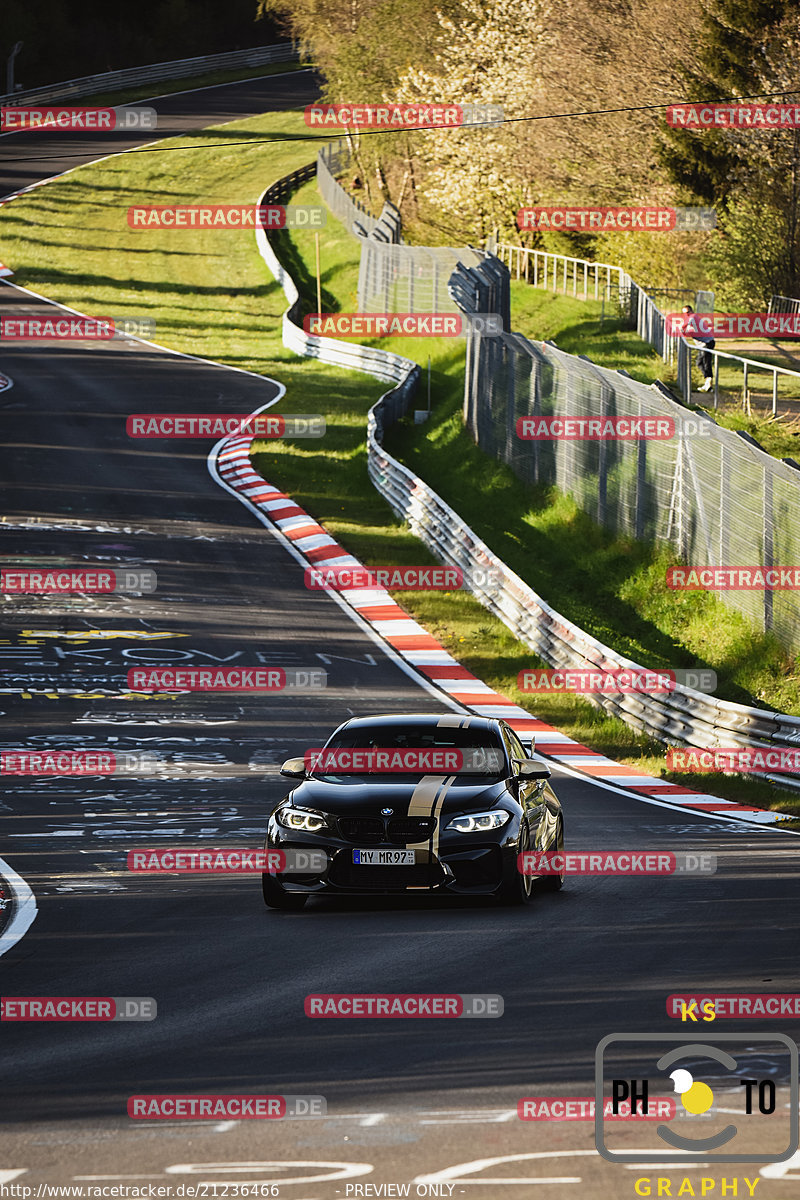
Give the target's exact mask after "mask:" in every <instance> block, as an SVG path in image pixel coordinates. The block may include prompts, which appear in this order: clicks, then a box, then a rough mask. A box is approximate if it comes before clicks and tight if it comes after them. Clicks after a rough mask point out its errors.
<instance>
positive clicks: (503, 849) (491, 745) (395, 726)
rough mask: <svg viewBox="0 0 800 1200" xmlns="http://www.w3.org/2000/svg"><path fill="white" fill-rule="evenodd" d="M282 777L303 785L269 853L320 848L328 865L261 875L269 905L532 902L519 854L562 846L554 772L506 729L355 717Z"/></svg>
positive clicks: (285, 809) (291, 798)
mask: <svg viewBox="0 0 800 1200" xmlns="http://www.w3.org/2000/svg"><path fill="white" fill-rule="evenodd" d="M281 774H282V775H284V776H286V777H287V778H289V779H293V780H296V781H297V782H296V786H295V787H294V788H293V789H292V791H291V792H289V794H288V796H286V798H285V799H284V800H283V801H281V803H280V804H279V805H278V806H277V808H275V810H274V811H273V812H272V814H271V816H270V818H269V827H268V831H267V841H266V850H267V851H270V850H282V851H299V850H304V851H311V850H313V851H324V852H325V860H324V861H325V865H324V868H323V869H322V870H321V871H318V872H316V873H314V874H297V873H289V872H288V871H287V872H285V873H283V874H281V873H280V872H272V873H269V874H267V873H265V874H264V875H263V876H262V882H263V890H264V900H265V902H266V904H267V905H268V906H269V907H270V908H278V909H284V910H287V909H288V910H292V909H300V908H302V907H303V905H304V904H305V902H306V900H307V898H308V897H309V896H313V895H317V894H321V893H324V894H334V893H338V894H345V893H348V894H350V895H364V894H369V893H372V894H381V895H387V894H388V895H391V894H397V893H420V894H421V893H426V892H438V893H450V894H456V895H462V896H475V895H485V896H496V897H498V898H499V899H500V900H501V901H503V902H505V903H508V904H525V903H527V902H528V901H529V900H530V898H531V895H532V892H533V883H534V879H533V877H532V876H529V875H523V874H521V873H520V872H519V870H518V868H517V855H518V854H520V853H522V852H524V851H527V850H556V849H558V850H561V849H563V846H564V819H563V815H562V812H561V805H560V803H559V801H558V799H557V797H556V795H555V792H554V791H553V789H552V788H551V786H550V784H549V783H548V779H549V776H550V771H549V769H548V767H547V765H546V764H545V763H544V762H543V761H542V760H540V759H533V758H530V757H529V755H528V753H527V752H526V750H525V749H524V747H523V745H522V743H521V742H520V740H519V738H518V737H517V735H516V734H515V733H514V731H513V730H512V729H511V728H510V727H509V726H508V725H507V724H506V722H505V721H500V720H493V719H491V718H489V717H473V716H466V715H465V716H460V715H458V714H455V713H453V714H447V715H442V714H424V715H418V714H411V715H406V714H401V715H397V716H381V717H360V718H355V719H353V720H349V721H345V723H344V724H343V725H340V726H339V728H338V729H337V730H336V731H335V732H334V733H333V734H332V735H331V737H330V738H329V740H328V741H327V742H326V744H325V746H324V747H323V748H320V749H319V750H311V751H308V752H307V753H306V755H305V757H304V758H290V759H289V760H288V762H285V763H284V764H283V767H282V768H281ZM317 857H318V859H319V864H318V865H320V866H322V856H321V855H318V856H317ZM281 861H283V860H281ZM301 865H302V863H301ZM563 880H564V877H563V874H561V875H543V876H541V880H540V887H546V888H551V889H558V888H560V887H561V886H562V884H563Z"/></svg>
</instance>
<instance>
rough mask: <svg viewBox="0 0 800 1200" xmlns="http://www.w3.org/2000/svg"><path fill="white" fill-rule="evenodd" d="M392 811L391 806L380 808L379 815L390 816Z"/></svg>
mask: <svg viewBox="0 0 800 1200" xmlns="http://www.w3.org/2000/svg"><path fill="white" fill-rule="evenodd" d="M393 812H394V809H393V808H382V809H381V816H382V817H390V816H391V815H392V813H393Z"/></svg>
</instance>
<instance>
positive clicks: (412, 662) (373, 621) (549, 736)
mask: <svg viewBox="0 0 800 1200" xmlns="http://www.w3.org/2000/svg"><path fill="white" fill-rule="evenodd" d="M254 440H255V439H254V438H253V437H252V436H251V435H247V436H242V437H234V438H231V439H228V440H223V441H222V442H220V443H219V444H218V446H217V447H215V452H216V453H215V455H214V465H215V467H216V471H217V473H218V475H219V478H220V479H221V481H222V482H223V483H224V485H225V486H226V487H227V488H229V489H230V490H231V491H232V492H234V493H236V494H237V495H239V496H241V497H242V498H243V499H244V500H246V501H247V502H248V503H249V504H250V505H252V506H253V507H254V508H255V509H256V510H258V512H259V513H260V514H261V515H262V517H266V518H267V520H268V521H269V522H270V523H271V524H273V525H274V526H275V527H276V528H277V529H278V530H279V531H280V533H281V534H282V535H283V536H284V537H285V538H286V539H287V540H288V542H289V543H290V544H291V545H292V546H293V548H294V549H295V550H296V551H298V552H299V554H300V555H301V556H302V558H303V559H304V560H305V561H306V562H307V563H308V565H309V566H318V565H319V564H320V563H324V564H325V565H326V566H342V567H344V566H349V567H360V566H361V565H362V564H361V563H360V562H359V561H358V559H357V558H355V557H354V556H353V555H352V554H348V553H347V551H346V550H345V549H344V548H343V547H342V546H340V545H339V543H338V542H337V541H336V540H335V538H332V537H331V535H330V534H329V533H328V532H327V530H326V529H325V528H324V527H323V526H322V525H320V524H319V522H318V521H316V520H315V519H314V518H313V517H311V516H309V514H308V513H307V512H306V511H305V510H304V509H302V508H301V507H300V505H299V504H297V503H295V501H294V500H293V499H292V497H291V496H289V495H287V494H286V493H285V492H281V491H280V490H279V489H278V488H276V487H273V485H272V484H270V483H267V482H266V480H265V479H263V478H262V477H261V475H259V474H258V472H257V471H256V470H255V469H254V467H253V464H252V462H251V461H250V446H251V444H252V442H253V441H254ZM212 453H213V452H212ZM336 594H337V595H338V596H341V598H342V599H343V600H345V601H346V602H347V605H348V606H349V607H350V608H351V609H353V610H355V612H356V613H358V615H359V617H361V618H362V620H363V621H365V622H366V623H367V624H368V625H369V626H370V627H371V628H372V630H373V631H374V632H375V633H376V634H377V635H378V636H379V637H380V638H381V639H382V640H383V641H384V642H385V643H387V644H388V645H389V646H390V647H391V649H392V650H393V651H394V652H395V654H396V655H397V656H399V657H400V658H401V659H403V660H405V662H406V663H407V664H408V665H409V666H410V667H413V669H414V671H416V672H418V674H419V675H421V676H422V677H423V678H424V679H425V680H426V681H427V682H428V685H429V686H430V685H431V684H433V685H434V686H435V687H436V688H439V689H441V691H443V692H445V693H446V695H447V696H448V697H450V699H451V700H454V701H456V702H457V703H459V704H461V705H463V706H464V707H465V708H467V709H469V710H470V711H471V712H473V713H475V714H476V715H478V716H482V717H500V718H502V719H503V720H505V721H508V724H509V725H510V726H511V727H512V729H515V730H516V731H517V733H521V734H523V735H525V736H526V737H532V738H534V739H535V746H536V752H537V753H539V754H543V755H546V756H547V757H548V758H551V759H553V760H554V761H555V762H557V763H558V764H559V765H560V766H562V767H563V768H564V769H565V770H567V771H569V772H570V774H577V775H582V776H586V777H587V778H589V779H591V780H592V781H593V782H594V783H595V784H598V785H599V786H600V787H607V788H610V789H613V790H615V791H616V790H619V789H622V790H624V791H626V792H629V793H633V794H634V795H635V796H637V797H638V798H639V799H641V800H644V801H647V802H650V803H658V804H661V805H664V804H667V805H670V806H672V805H674V806H675V807H676V808H679V809H684V810H689V811H691V812H694V813H703V814H704V815H706V816H708V817H711V818H714V819H728V818H735V819H736V820H737V821H750V822H754V823H756V824H758V825H774V824H777V823H779V822H781V821H784V820H788V819H790V818H788V817H785V816H784V815H782V814H780V813H774V812H769V811H768V810H766V809H763V808H754V807H750V806H748V805H744V804H736V803H735V802H734V801H733V800H722V799H720V797H719V796H710V795H708V794H707V793H705V792H698V791H696V790H695V789H693V788H687V787H679V786H678V785H677V784H674V783H668V782H666V781H665V780H663V779H656V778H655V777H654V776H652V775H645V774H643V773H642V772H641V771H639V770H637V769H636V768H635V767H629V766H625V765H623V764H621V763H617V762H614V760H613V759H610V758H606V757H605V756H604V755H602V754H598V753H596V751H594V750H591V749H589V747H588V746H583V745H582V744H581V743H580V742H576V741H573V739H572V738H570V737H567V735H566V734H564V733H559V732H558V730H557V729H554V728H553V726H552V725H548V724H547V723H546V722H545V721H540V720H539V719H538V717H534V716H532V715H531V714H530V713H529V712H527V711H526V710H525V709H524V708H521V707H520V706H519V705H518V704H515V703H514V702H513V701H512V700H509V699H508V697H506V696H503V695H501V694H500V693H499V692H495V691H494V690H493V689H492V688H490V687H489V686H488V685H487V684H485V683H483V682H482V681H481V680H480V679H478V678H477V677H476V676H475V675H473V674H472V673H471V672H470V671H468V670H467V669H466V667H463V666H461V664H460V663H459V662H458V661H457V660H456V659H455V658H453V656H452V654H450V653H449V651H447V650H445V648H444V647H443V646H442V645H441V644H440V643H439V642H438V641H437V640H436V638H435V637H433V636H432V635H431V634H430V633H428V631H427V630H426V629H423V627H422V626H421V625H419V624H418V623H417V622H416V621H415V620H414V619H413V618H412V617H410V616H409V614H408V613H407V612H406V611H405V609H403V608H401V607H400V605H399V604H397V602H396V601H395V600H393V599H392V597H391V595H390V594H389V592H387V591H385V590H384V589H382V588H346V589H343V590H342V591H340V592H337V593H336Z"/></svg>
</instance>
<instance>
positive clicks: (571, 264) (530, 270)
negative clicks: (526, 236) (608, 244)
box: [496, 242, 624, 300]
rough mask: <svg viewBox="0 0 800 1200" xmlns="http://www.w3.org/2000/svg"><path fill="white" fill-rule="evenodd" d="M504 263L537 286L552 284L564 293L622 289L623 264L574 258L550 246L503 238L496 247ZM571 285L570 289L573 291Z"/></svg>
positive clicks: (597, 296)
mask: <svg viewBox="0 0 800 1200" xmlns="http://www.w3.org/2000/svg"><path fill="white" fill-rule="evenodd" d="M496 254H497V257H498V258H499V259H500V261H501V263H503V264H504V265H505V266H507V267H508V269H509V271H511V272H512V273H514V272H516V277H517V279H524V280H525V281H526V282H527V283H531V284H532V285H533V286H534V287H541V288H550V289H551V290H552V291H554V292H560V293H561V295H563V296H567V295H570V296H575V297H576V298H577V297H578V296H580V298H581V299H582V300H588V299H590V292H593V296H592V297H591V298H593V299H595V300H600V299H602V298H603V297H604V296H605V297H606V298H608V296H609V295H610V289H611V288H613V287H616V289H617V293H619V292H621V290H622V277H623V275H624V271H623V270H622V267H615V266H612V265H611V263H603V262H592V261H590V260H589V259H585V258H572V257H570V255H568V254H551V253H550V251H549V250H531V249H529V248H528V247H527V246H514V245H512V244H511V243H509V242H500V243H499V244H498V246H497V250H496ZM570 287H571V289H572V290H571V291H570Z"/></svg>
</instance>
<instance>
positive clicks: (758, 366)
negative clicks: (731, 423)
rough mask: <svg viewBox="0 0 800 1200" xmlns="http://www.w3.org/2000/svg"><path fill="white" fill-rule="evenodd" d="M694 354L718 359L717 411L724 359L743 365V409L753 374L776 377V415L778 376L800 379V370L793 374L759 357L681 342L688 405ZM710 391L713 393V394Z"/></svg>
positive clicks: (680, 384) (681, 385)
mask: <svg viewBox="0 0 800 1200" xmlns="http://www.w3.org/2000/svg"><path fill="white" fill-rule="evenodd" d="M692 351H702V352H704V353H706V354H710V355H712V356H713V359H714V388H713V391H714V408H717V407H718V406H719V366H720V359H721V358H724V359H728V360H730V361H731V362H734V363H739V364H740V366H741V368H742V407H743V408H747V406H748V388H747V385H748V383H749V381H750V374H751V372H755V371H765V372H766V373H767V374H770V373H771V374H772V415H773V417H776V416H777V415H778V376H779V375H780V376H788V377H789V378H794V379H800V371H792V370H790V369H789V368H788V367H779V366H778V365H777V364H776V363H765V362H759V361H758V360H757V359H755V358H744V356H743V355H741V354H729V353H728V352H727V351H726V350H716V349H714V350H710V349H709V348H708V347H707V346H702V345H695V346H692V345H691V344H690V343H689V342H687V340H686V338H680V340H679V342H678V367H677V371H678V387H679V388H680V393H681V395H682V396H683V399H684V402H685V403H686V404H691V403H692ZM710 390H711V389H709V393H710Z"/></svg>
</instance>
